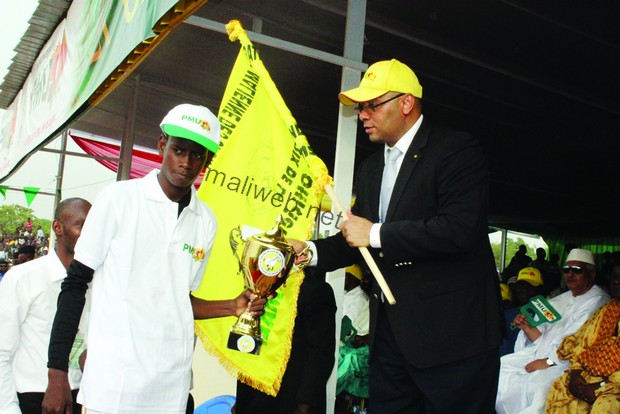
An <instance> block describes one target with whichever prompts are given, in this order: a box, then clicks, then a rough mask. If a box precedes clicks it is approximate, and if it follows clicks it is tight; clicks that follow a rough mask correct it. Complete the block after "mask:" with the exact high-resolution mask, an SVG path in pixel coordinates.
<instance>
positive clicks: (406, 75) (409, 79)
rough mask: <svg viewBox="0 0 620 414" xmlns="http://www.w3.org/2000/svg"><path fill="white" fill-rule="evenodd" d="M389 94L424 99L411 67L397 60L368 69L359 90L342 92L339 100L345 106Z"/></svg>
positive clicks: (384, 62)
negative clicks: (396, 93) (405, 94)
mask: <svg viewBox="0 0 620 414" xmlns="http://www.w3.org/2000/svg"><path fill="white" fill-rule="evenodd" d="M388 92H402V93H410V94H412V95H413V96H415V97H416V98H422V85H420V81H418V77H417V76H416V75H415V73H413V71H412V70H411V68H409V66H407V65H405V64H404V63H402V62H399V61H398V60H396V59H392V60H382V61H380V62H377V63H373V64H372V65H370V66H369V67H368V69H367V70H366V73H364V77H363V78H362V80H361V82H360V86H358V87H357V88H354V89H351V90H348V91H344V92H340V93H339V94H338V99H339V100H340V102H342V104H343V105H345V106H351V105H355V104H356V103H358V102H368V101H371V100H373V99H375V98H378V97H379V96H381V95H384V94H386V93H388Z"/></svg>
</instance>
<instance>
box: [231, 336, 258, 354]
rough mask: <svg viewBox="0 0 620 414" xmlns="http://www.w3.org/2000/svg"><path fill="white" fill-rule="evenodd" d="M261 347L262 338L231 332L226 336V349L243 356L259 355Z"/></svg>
mask: <svg viewBox="0 0 620 414" xmlns="http://www.w3.org/2000/svg"><path fill="white" fill-rule="evenodd" d="M261 345H263V339H262V338H257V337H255V336H251V335H246V334H240V333H237V332H233V331H231V332H230V334H229V335H228V344H227V346H228V349H233V350H235V351H239V352H243V353H245V354H253V355H258V354H260V347H261Z"/></svg>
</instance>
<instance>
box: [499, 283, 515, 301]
mask: <svg viewBox="0 0 620 414" xmlns="http://www.w3.org/2000/svg"><path fill="white" fill-rule="evenodd" d="M499 288H500V290H501V291H502V300H510V301H512V292H511V291H510V287H508V285H507V284H506V283H500V284H499Z"/></svg>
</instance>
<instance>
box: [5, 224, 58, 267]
mask: <svg viewBox="0 0 620 414" xmlns="http://www.w3.org/2000/svg"><path fill="white" fill-rule="evenodd" d="M48 249H49V238H48V236H47V235H46V234H45V232H44V231H43V229H42V228H41V226H37V228H34V226H33V222H32V220H31V219H30V218H29V219H28V220H27V221H26V222H25V223H23V224H22V225H21V226H19V227H18V228H16V229H15V232H13V233H2V237H1V238H0V261H2V262H3V263H6V264H7V265H8V267H10V266H15V265H17V264H19V263H24V262H25V261H29V260H32V259H34V258H37V257H40V256H44V255H46V254H47V252H48Z"/></svg>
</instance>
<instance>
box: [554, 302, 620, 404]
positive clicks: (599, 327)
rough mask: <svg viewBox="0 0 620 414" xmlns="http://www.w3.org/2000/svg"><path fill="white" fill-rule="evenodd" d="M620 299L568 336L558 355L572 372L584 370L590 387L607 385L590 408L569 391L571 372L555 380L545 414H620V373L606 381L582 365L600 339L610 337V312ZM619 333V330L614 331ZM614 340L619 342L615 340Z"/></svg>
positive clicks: (602, 309) (598, 391) (616, 322)
mask: <svg viewBox="0 0 620 414" xmlns="http://www.w3.org/2000/svg"><path fill="white" fill-rule="evenodd" d="M619 305H620V302H619V301H618V299H611V300H610V301H609V302H608V303H607V304H606V305H603V306H602V307H601V308H600V309H599V310H598V311H596V312H595V313H594V314H593V315H592V316H591V317H590V318H589V319H588V320H587V321H586V322H585V323H584V324H583V325H582V326H581V328H579V330H578V331H577V332H575V333H574V334H573V335H570V336H567V337H566V338H564V340H563V341H562V344H561V345H560V347H559V348H558V351H557V354H558V357H559V358H560V359H564V360H570V370H583V372H582V373H581V376H582V377H583V378H584V379H585V380H586V382H587V383H589V384H595V383H600V382H601V381H603V380H604V381H605V382H606V384H605V385H604V386H602V387H600V388H598V389H597V390H596V391H595V395H596V397H597V398H596V401H595V402H594V404H592V405H590V404H588V403H586V402H585V401H582V400H580V399H578V398H576V397H574V396H573V395H572V394H571V393H570V391H569V390H568V371H567V372H565V373H564V374H563V375H562V376H560V377H559V378H558V379H556V380H555V382H554V383H553V385H552V386H551V389H550V391H549V395H548V396H547V404H546V407H545V413H546V414H586V413H589V414H603V413H604V414H609V413H620V371H616V372H614V373H612V374H611V375H609V377H607V378H603V377H600V376H596V375H595V374H593V373H590V372H588V371H587V370H586V368H585V367H584V366H583V365H582V364H581V363H580V355H582V354H583V353H584V352H585V351H587V350H588V349H590V348H592V347H593V346H596V344H597V340H601V339H605V338H606V337H608V335H607V333H606V332H607V331H609V313H610V310H612V311H613V309H614V308H616V307H618V306H619ZM612 313H614V314H615V315H616V317H615V319H616V320H615V323H614V326H617V327H618V328H620V319H618V318H617V312H612ZM613 331H616V329H613ZM614 339H616V338H615V337H614Z"/></svg>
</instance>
